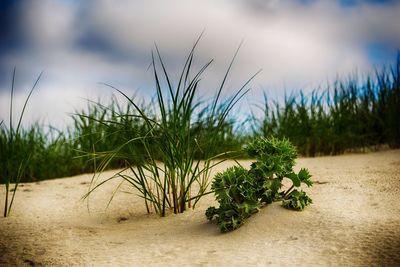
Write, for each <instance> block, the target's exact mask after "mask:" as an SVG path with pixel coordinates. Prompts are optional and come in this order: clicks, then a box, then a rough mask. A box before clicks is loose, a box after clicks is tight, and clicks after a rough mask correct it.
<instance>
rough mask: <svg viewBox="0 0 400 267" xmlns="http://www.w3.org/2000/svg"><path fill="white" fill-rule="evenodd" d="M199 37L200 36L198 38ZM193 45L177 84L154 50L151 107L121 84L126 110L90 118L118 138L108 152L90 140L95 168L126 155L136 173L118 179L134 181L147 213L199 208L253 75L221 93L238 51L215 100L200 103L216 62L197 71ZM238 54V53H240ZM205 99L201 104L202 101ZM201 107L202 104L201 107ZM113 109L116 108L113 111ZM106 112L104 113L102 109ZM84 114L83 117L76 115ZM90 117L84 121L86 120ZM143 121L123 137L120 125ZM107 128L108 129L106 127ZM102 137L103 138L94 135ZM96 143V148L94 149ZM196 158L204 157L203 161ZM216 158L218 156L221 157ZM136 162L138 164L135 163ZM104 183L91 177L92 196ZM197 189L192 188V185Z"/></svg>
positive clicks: (102, 130) (98, 170)
mask: <svg viewBox="0 0 400 267" xmlns="http://www.w3.org/2000/svg"><path fill="white" fill-rule="evenodd" d="M197 42H198V41H197ZM197 42H196V44H195V45H194V46H193V48H192V50H191V51H190V53H189V56H188V57H187V59H186V62H185V64H184V67H183V69H182V71H181V73H180V78H179V79H178V81H177V82H176V83H175V86H174V85H173V84H174V83H173V82H172V80H171V79H170V75H169V74H168V72H167V70H166V67H165V65H164V62H163V60H162V58H161V55H160V53H159V50H158V48H157V47H156V55H154V54H152V69H153V75H154V81H155V91H156V100H155V102H154V103H153V104H154V105H153V106H149V108H143V107H141V106H139V105H138V104H137V102H136V101H135V100H134V99H132V98H130V97H128V96H127V95H126V94H125V93H123V92H122V91H120V90H119V89H117V88H115V87H112V86H110V87H112V88H113V89H115V90H116V91H118V92H119V93H120V94H121V95H122V96H124V97H125V99H126V100H127V101H128V105H129V107H130V109H129V111H130V112H128V113H125V114H121V113H118V112H117V113H116V116H111V117H106V116H104V117H101V118H99V119H97V118H98V116H97V115H96V116H95V117H96V118H94V119H93V118H92V117H88V116H85V117H84V119H90V120H91V121H89V122H88V125H90V123H92V126H89V127H86V126H85V127H81V128H82V129H85V128H89V130H91V127H94V128H100V130H99V131H96V130H95V131H92V132H94V133H96V134H99V133H100V134H102V133H103V132H105V133H107V135H106V136H107V140H108V139H110V140H115V141H116V143H113V144H112V145H113V146H114V147H113V148H111V149H110V150H108V151H104V150H103V151H102V150H100V151H99V149H97V148H96V145H97V144H96V143H93V142H92V143H90V144H89V146H90V147H88V148H87V149H88V152H87V153H88V155H93V156H94V160H95V161H98V162H99V165H98V166H97V169H96V171H97V172H102V171H103V170H105V169H106V168H108V167H110V166H111V165H112V162H114V161H115V160H122V161H123V163H124V164H125V166H126V167H125V170H130V171H131V173H132V174H129V175H128V174H122V172H118V173H116V174H115V175H114V176H113V177H110V178H109V179H108V180H106V181H109V180H111V179H114V178H122V179H123V180H124V181H127V182H128V183H130V184H131V185H132V186H133V187H135V188H136V189H137V190H138V191H139V192H140V196H141V197H142V198H143V199H144V202H145V206H146V209H147V212H150V211H151V209H152V208H153V209H154V211H155V212H156V213H158V214H160V215H161V216H165V214H166V212H167V211H168V210H172V211H173V212H174V213H181V212H183V211H185V210H186V209H187V208H188V207H193V208H194V207H195V205H196V203H197V202H198V201H199V199H200V198H201V196H203V195H204V194H205V191H206V188H207V187H208V185H209V173H210V169H211V168H212V167H213V166H215V165H217V164H219V163H220V162H221V160H219V159H218V158H219V157H220V156H227V155H228V154H229V151H224V152H223V153H222V155H221V154H218V153H217V152H218V148H219V147H220V145H221V144H223V143H224V140H225V138H226V135H225V133H226V131H227V130H229V129H230V123H229V119H228V113H229V112H230V110H231V109H232V108H233V106H234V105H235V104H236V103H237V101H239V100H240V99H241V98H242V97H243V95H244V94H246V93H247V90H245V87H246V86H247V84H248V83H249V82H250V80H251V79H252V78H253V77H254V76H253V77H252V78H250V79H249V80H248V81H247V82H246V83H245V84H244V85H243V86H242V87H241V88H240V89H239V90H237V91H236V93H235V94H234V95H233V96H232V97H231V98H229V99H228V100H226V101H221V99H220V96H221V92H222V89H223V87H224V84H225V82H226V79H227V76H228V74H229V72H230V69H231V66H232V64H233V61H234V59H235V57H236V54H235V56H234V58H233V60H232V62H231V63H230V65H229V67H228V70H227V72H226V74H225V76H224V78H223V80H222V83H221V85H220V86H219V88H218V90H217V93H216V95H215V97H214V99H213V100H212V101H210V102H202V103H200V102H199V101H198V100H197V98H196V96H197V91H198V88H199V84H200V80H201V76H202V74H203V72H204V71H205V70H206V69H207V67H208V66H209V65H210V64H211V62H212V61H209V62H208V63H206V64H205V65H204V66H203V67H202V68H200V69H199V70H197V71H196V72H194V73H193V68H194V67H193V59H194V49H195V47H196V45H197ZM236 53H237V52H236ZM200 104H201V105H200ZM200 106H204V108H203V109H201V108H200ZM110 112H111V114H113V112H114V111H113V110H111V111H110ZM100 114H103V113H100ZM78 118H79V119H81V117H78ZM84 121H85V122H86V120H84ZM132 123H134V124H136V125H139V129H141V130H140V131H137V130H136V129H134V130H132V131H131V134H129V135H127V136H126V138H120V137H121V133H124V131H121V130H118V129H120V128H121V125H124V126H126V127H127V128H128V129H132V128H133V127H132V126H131V124H132ZM103 128H104V129H103ZM96 140H101V137H100V138H99V137H98V138H96ZM91 146H93V148H96V149H95V150H96V151H95V152H91V151H93V150H94V149H93V148H92V147H91ZM198 157H200V158H202V159H204V162H200V160H198ZM217 159H218V160H217ZM134 165H135V166H134ZM102 184H104V182H101V183H97V178H95V177H94V178H93V180H92V183H91V188H90V189H89V192H88V194H87V195H86V196H85V197H87V196H89V195H90V194H91V193H92V192H93V190H95V189H96V188H98V187H99V186H101V185H102ZM195 184H196V185H197V188H198V190H196V191H195V190H194V187H193V185H195Z"/></svg>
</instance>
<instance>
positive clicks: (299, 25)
mask: <svg viewBox="0 0 400 267" xmlns="http://www.w3.org/2000/svg"><path fill="white" fill-rule="evenodd" d="M0 25H1V27H0V120H4V121H5V122H8V117H9V105H10V89H11V79H12V70H13V68H14V67H16V70H17V74H16V81H15V104H14V107H15V109H14V114H15V115H14V117H16V116H17V115H18V114H19V112H20V110H21V108H22V105H23V100H24V98H25V97H26V95H27V92H28V91H29V89H30V87H31V86H32V85H33V83H34V81H35V79H36V78H37V76H38V75H39V73H40V72H42V71H43V76H42V78H41V80H40V82H39V84H38V86H37V90H36V91H35V92H34V94H33V96H32V98H31V101H30V102H29V104H28V107H27V113H26V117H25V121H24V123H26V124H29V123H32V122H34V121H37V120H40V122H42V123H45V124H52V125H54V126H56V127H63V125H66V124H68V123H70V118H69V114H70V113H73V112H75V111H76V110H79V109H82V108H84V107H85V106H86V99H92V100H96V99H102V100H103V101H107V99H109V97H110V96H111V94H112V93H113V91H112V89H110V88H108V87H106V86H104V85H103V84H102V83H108V84H111V85H113V86H115V87H117V88H119V89H121V90H122V91H124V92H126V93H127V94H128V95H133V94H135V95H137V96H138V97H139V98H149V97H151V96H153V95H154V79H153V76H152V72H151V70H149V68H148V67H149V65H150V63H151V51H152V50H153V51H154V48H155V43H156V44H157V46H158V47H159V49H160V52H161V54H162V56H163V59H164V62H165V64H166V66H167V68H168V70H169V72H170V74H171V76H172V77H174V78H177V77H178V74H179V71H180V70H181V68H182V66H183V64H184V60H185V57H186V56H187V55H188V53H189V51H190V49H191V47H192V45H193V43H194V42H195V40H196V39H197V38H198V36H199V35H200V34H201V33H202V32H203V35H202V37H201V40H200V43H199V45H198V47H197V49H196V56H195V60H196V64H195V67H196V68H199V67H201V66H202V65H203V64H204V63H206V62H207V61H208V60H210V59H214V61H213V63H212V65H211V66H210V67H209V68H208V69H207V71H206V73H205V74H204V75H203V78H202V81H201V83H200V88H199V97H202V98H207V97H210V96H212V95H213V93H214V92H215V89H216V88H217V87H218V86H219V84H220V82H221V80H222V78H223V74H224V72H225V71H226V68H227V66H228V65H229V62H230V60H231V58H232V56H233V55H234V53H235V51H236V49H237V48H238V46H239V45H240V43H242V45H241V47H240V50H239V54H238V56H237V58H236V61H235V63H234V66H233V68H232V72H231V75H230V76H229V78H228V82H227V84H226V88H225V91H224V95H225V96H229V95H231V94H233V93H234V92H235V90H237V89H238V88H240V86H241V85H242V84H243V83H244V82H245V81H246V80H247V79H248V78H249V77H251V76H252V75H253V74H254V73H256V72H257V71H258V70H260V69H261V70H262V71H261V73H260V74H258V75H257V76H256V78H255V79H254V80H253V81H252V83H251V84H250V87H251V91H250V92H249V93H248V94H247V95H246V98H245V99H244V100H243V101H242V102H241V106H240V107H244V108H240V110H248V109H249V107H251V106H252V105H255V104H261V97H262V95H263V93H264V92H265V93H266V94H267V95H268V96H269V97H270V98H273V99H275V98H277V99H279V98H280V97H283V95H284V92H285V91H286V92H287V91H292V90H299V89H304V90H311V89H314V88H317V87H318V86H320V85H323V84H326V83H327V82H329V81H331V80H333V79H335V77H337V76H343V77H345V76H347V75H349V74H351V73H354V72H358V73H361V74H366V73H368V72H371V71H372V70H373V68H375V67H380V66H383V65H385V64H390V63H391V62H393V61H394V60H395V57H396V53H397V51H398V49H399V48H400V27H399V25H400V1H398V0H397V1H396V0H392V1H390V0H386V1H384V0H381V1H378V0H364V1H362V0H168V1H166V0H129V1H128V0H119V1H111V0H87V1H78V0H35V1H32V0H25V1H24V0H2V1H0ZM175 80H176V79H175Z"/></svg>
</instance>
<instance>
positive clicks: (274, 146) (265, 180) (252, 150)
mask: <svg viewBox="0 0 400 267" xmlns="http://www.w3.org/2000/svg"><path fill="white" fill-rule="evenodd" d="M245 150H246V151H247V153H248V155H249V156H250V157H253V158H255V159H256V161H255V162H253V163H252V164H251V168H250V170H246V169H245V168H243V167H237V166H235V167H232V168H229V169H227V170H225V171H224V172H221V173H218V174H217V175H216V176H215V177H214V180H213V182H212V187H211V189H212V191H213V192H214V193H215V196H216V199H217V201H218V202H219V204H220V206H219V208H215V207H210V208H208V209H207V211H206V217H207V219H209V220H212V219H213V218H214V217H215V218H216V219H217V224H218V226H219V228H220V230H221V232H227V231H232V230H234V229H236V228H238V227H240V226H241V225H242V224H243V223H244V220H245V219H246V218H248V217H250V216H251V214H253V213H255V212H258V210H259V208H260V207H261V206H262V205H265V204H270V203H272V202H274V201H278V200H282V204H283V207H285V208H290V209H295V210H303V209H304V207H305V206H307V205H309V204H311V203H312V200H311V198H309V197H308V196H307V195H306V193H305V192H304V191H300V192H299V191H298V190H297V189H295V188H300V187H301V185H302V184H305V185H307V186H312V181H311V175H310V173H309V172H308V170H307V169H301V170H300V171H299V172H298V173H295V172H294V171H293V166H294V164H295V159H296V157H297V153H296V149H295V147H294V146H293V145H292V144H291V143H290V142H289V141H288V140H286V139H283V140H279V139H276V138H273V137H272V138H268V139H266V138H257V139H255V140H254V141H253V142H251V143H249V144H248V146H247V147H246V148H245ZM283 179H288V180H290V181H291V182H292V185H291V186H290V187H289V188H288V189H287V190H286V191H285V190H282V187H283Z"/></svg>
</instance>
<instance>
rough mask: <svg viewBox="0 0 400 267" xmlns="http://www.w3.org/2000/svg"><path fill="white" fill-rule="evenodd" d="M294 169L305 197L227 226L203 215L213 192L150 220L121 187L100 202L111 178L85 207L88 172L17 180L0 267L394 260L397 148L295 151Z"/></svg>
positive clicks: (397, 259)
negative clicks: (305, 182) (309, 182)
mask: <svg viewBox="0 0 400 267" xmlns="http://www.w3.org/2000/svg"><path fill="white" fill-rule="evenodd" d="M242 163H243V164H244V165H247V166H248V165H249V163H250V161H243V162H242ZM232 164H234V163H233V162H226V163H224V166H222V165H220V166H218V167H217V168H216V169H215V171H218V170H221V169H224V168H226V167H227V166H228V165H232ZM301 167H307V168H309V170H310V172H311V174H312V175H313V179H314V181H316V183H315V185H314V187H313V188H311V189H307V190H306V191H307V192H308V193H309V195H310V196H311V197H312V199H313V201H314V204H312V205H311V206H310V207H308V208H307V209H306V210H305V211H303V212H295V211H290V210H286V209H284V208H282V207H281V205H280V203H274V204H272V205H269V206H267V207H264V208H262V209H261V211H260V212H259V213H257V214H255V215H254V216H252V217H251V218H250V219H249V220H248V221H247V223H246V224H245V225H244V226H243V227H241V228H240V229H238V230H236V231H234V232H231V233H227V234H221V233H219V230H218V228H217V226H216V224H215V223H212V222H211V223H210V222H208V221H207V220H206V218H205V216H204V212H205V210H206V208H207V207H208V206H210V205H216V202H215V200H214V197H213V195H209V196H206V197H204V198H203V199H202V200H201V201H200V203H199V205H198V206H197V208H196V209H195V210H189V211H187V212H185V213H183V214H179V215H173V214H171V215H169V216H167V217H165V218H159V217H158V216H157V215H154V214H151V215H147V214H146V210H145V207H144V205H143V201H142V199H140V198H139V197H137V196H135V194H134V193H133V192H134V190H133V189H132V188H131V187H129V186H128V185H123V186H122V187H121V189H120V191H121V192H118V194H117V195H116V196H115V198H114V200H113V202H112V203H111V205H110V206H109V207H108V209H107V210H105V207H106V204H107V202H108V200H109V197H110V196H111V193H112V192H113V190H114V189H115V187H116V185H117V184H118V183H109V184H107V185H105V186H104V187H102V188H101V189H99V190H98V191H97V192H95V193H94V194H93V195H92V197H91V198H90V202H89V207H90V209H89V210H90V212H88V205H87V204H88V203H87V201H82V200H80V198H81V197H82V195H83V194H84V193H85V192H86V191H87V189H88V182H89V181H90V179H91V177H92V176H91V175H81V176H76V177H71V178H63V179H55V180H49V181H43V182H39V183H32V184H23V185H22V186H21V187H20V188H19V189H18V192H17V196H16V199H15V202H14V207H13V211H12V214H11V216H10V217H8V218H0V255H1V256H0V266H9V265H10V266H14V265H17V266H21V265H22V266H23V265H28V266H29V265H31V266H54V265H55V266H71V265H79V266H82V265H83V266H122V265H123V266H159V265H161V266H177V265H178V266H266V265H271V266H290V265H296V266H377V265H379V266H396V265H397V266H400V204H399V203H400V150H391V151H383V152H376V153H369V154H351V155H344V156H335V157H320V158H302V159H299V160H298V161H297V166H296V169H299V168H301ZM111 174H112V172H107V173H104V176H103V177H107V176H110V175H111ZM3 198H4V189H3V188H1V193H0V199H1V201H3Z"/></svg>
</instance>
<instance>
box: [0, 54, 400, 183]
mask: <svg viewBox="0 0 400 267" xmlns="http://www.w3.org/2000/svg"><path fill="white" fill-rule="evenodd" d="M132 100H133V101H135V103H137V104H138V105H140V106H141V107H142V109H143V110H145V111H146V112H147V113H148V114H149V117H152V116H156V114H157V110H155V109H154V103H151V102H150V103H145V102H144V101H142V100H140V99H135V98H134V97H133V98H132ZM198 104H199V105H200V104H201V103H200V101H199V102H198ZM204 114H207V112H205V113H204ZM137 115H138V114H135V111H134V110H132V108H130V106H129V105H123V104H120V103H118V101H117V100H116V98H113V99H112V100H111V101H109V102H108V103H101V101H96V102H92V101H88V107H87V108H86V109H85V110H79V111H77V112H76V113H75V114H73V115H72V117H73V121H74V123H73V125H71V126H70V127H69V128H68V129H67V130H66V131H62V132H61V131H58V130H57V129H54V128H52V127H45V126H44V125H41V124H39V123H35V124H33V125H32V126H29V127H25V128H23V129H21V130H20V131H19V132H18V134H17V135H15V136H14V138H13V139H12V140H13V141H12V143H10V142H9V138H8V137H9V135H10V129H9V128H8V127H7V126H6V125H5V124H4V123H2V124H1V125H0V169H2V170H4V169H10V168H11V169H14V172H17V168H18V166H19V164H20V161H21V159H22V158H24V157H25V156H26V155H28V154H29V155H31V157H30V160H29V164H28V165H27V167H26V172H25V174H24V176H23V177H22V178H21V182H31V181H38V180H44V179H50V178H56V177H66V176H72V175H76V174H81V173H86V172H92V171H93V170H94V167H93V166H94V165H93V162H92V158H91V157H90V153H91V152H96V153H101V152H107V151H112V150H113V149H115V148H116V147H118V146H120V145H121V144H124V143H125V142H127V140H131V139H133V138H135V137H140V136H143V135H144V134H145V133H146V132H147V131H148V129H147V127H148V126H147V125H146V123H145V122H144V121H143V120H141V119H140V118H139V117H138V116H137ZM399 115H400V54H398V56H397V61H396V63H395V64H393V65H391V66H388V67H386V68H383V69H382V70H377V71H376V72H375V73H372V74H370V75H368V76H364V77H360V76H355V75H353V76H349V77H348V78H347V79H337V80H336V81H335V82H334V83H333V84H332V85H331V86H326V87H325V88H319V89H316V90H314V91H312V92H311V93H305V92H302V91H300V92H299V93H296V94H290V95H286V96H285V99H284V101H283V102H282V101H281V102H279V101H277V100H274V99H272V100H271V99H269V98H268V96H267V95H266V94H265V99H264V103H263V116H262V117H261V118H260V117H255V116H252V115H249V116H248V118H247V120H246V121H245V122H242V121H240V122H239V121H237V120H236V118H235V117H232V116H230V117H226V118H224V120H223V121H222V124H223V125H222V127H216V126H215V125H214V124H213V123H210V121H209V120H208V119H207V117H206V116H203V114H202V113H201V112H200V113H199V114H196V115H195V116H196V118H195V119H194V120H193V121H194V123H193V124H192V125H191V128H190V130H191V131H192V132H193V133H192V136H193V137H194V138H193V145H198V146H199V147H200V148H201V147H207V146H206V145H205V144H206V143H207V140H210V139H213V140H215V138H216V137H217V138H218V142H215V144H217V145H216V146H215V147H214V149H213V151H212V153H214V154H215V155H216V154H219V153H222V152H225V151H239V152H238V154H237V155H236V156H242V157H244V154H240V151H241V148H242V146H243V145H244V144H245V143H246V142H247V141H248V140H250V139H252V138H254V137H256V136H265V137H268V136H274V137H278V138H282V137H286V138H288V139H289V140H290V141H291V142H292V143H293V144H294V145H295V146H296V147H297V149H298V152H299V154H300V155H303V156H311V157H313V156H319V155H338V154H342V153H345V152H354V151H365V150H375V149H380V148H382V147H389V148H399V147H400V119H399ZM2 119H3V118H0V121H1V120H2ZM242 123H247V124H251V125H252V127H251V129H252V130H251V131H243V130H241V129H242V127H239V126H240V124H242ZM211 136H212V138H211ZM124 149H129V151H125V152H126V154H128V155H130V159H129V164H138V163H140V161H141V159H142V157H143V155H144V154H145V153H143V147H141V144H140V142H138V143H137V144H136V145H133V146H126V148H124ZM150 149H151V148H150ZM11 151H12V152H11ZM154 151H157V148H156V147H155V148H154ZM202 155H203V153H201V149H199V152H198V153H197V155H196V158H197V159H202ZM126 164H127V161H126V160H121V159H118V158H114V159H113V160H112V162H111V163H110V164H109V165H108V167H109V168H121V167H125V165H126ZM1 183H4V182H3V181H1Z"/></svg>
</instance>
